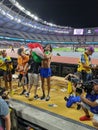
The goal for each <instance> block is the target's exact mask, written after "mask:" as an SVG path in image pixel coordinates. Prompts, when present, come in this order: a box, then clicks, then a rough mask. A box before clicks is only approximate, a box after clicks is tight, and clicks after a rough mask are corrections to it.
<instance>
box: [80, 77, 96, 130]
mask: <svg viewBox="0 0 98 130" xmlns="http://www.w3.org/2000/svg"><path fill="white" fill-rule="evenodd" d="M90 82H91V83H93V87H92V91H91V92H88V91H87V93H86V97H84V95H83V93H82V94H81V95H80V97H81V101H82V103H81V105H82V108H83V110H84V112H85V116H83V117H80V121H87V120H90V119H91V118H90V114H89V111H90V112H92V113H93V114H94V117H93V119H92V123H93V125H94V126H95V127H96V128H97V129H98V79H94V80H92V81H90ZM91 86H92V84H91ZM89 87H90V86H88V90H89ZM88 110H89V111H88Z"/></svg>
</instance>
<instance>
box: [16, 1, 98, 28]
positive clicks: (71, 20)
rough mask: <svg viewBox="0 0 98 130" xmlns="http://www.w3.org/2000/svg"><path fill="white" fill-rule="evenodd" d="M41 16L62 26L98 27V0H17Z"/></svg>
mask: <svg viewBox="0 0 98 130" xmlns="http://www.w3.org/2000/svg"><path fill="white" fill-rule="evenodd" d="M17 1H18V2H19V3H20V4H21V5H22V6H24V7H25V8H26V9H27V10H29V11H31V12H32V13H34V14H35V15H37V16H38V17H39V18H41V19H43V20H45V21H47V22H51V23H54V24H56V25H61V26H71V27H76V28H82V27H98V0H17Z"/></svg>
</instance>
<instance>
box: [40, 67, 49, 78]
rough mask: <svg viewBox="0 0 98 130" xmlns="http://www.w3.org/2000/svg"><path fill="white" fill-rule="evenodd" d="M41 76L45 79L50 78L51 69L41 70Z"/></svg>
mask: <svg viewBox="0 0 98 130" xmlns="http://www.w3.org/2000/svg"><path fill="white" fill-rule="evenodd" d="M40 76H41V77H43V78H48V77H50V76H51V68H41V69H40Z"/></svg>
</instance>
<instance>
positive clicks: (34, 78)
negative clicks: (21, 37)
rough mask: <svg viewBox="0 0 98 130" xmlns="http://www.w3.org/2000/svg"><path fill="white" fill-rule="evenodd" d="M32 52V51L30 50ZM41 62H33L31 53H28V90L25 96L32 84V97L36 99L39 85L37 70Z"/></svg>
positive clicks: (27, 94)
mask: <svg viewBox="0 0 98 130" xmlns="http://www.w3.org/2000/svg"><path fill="white" fill-rule="evenodd" d="M31 53H32V52H31ZM40 67H41V62H35V61H34V59H33V55H32V54H30V58H29V61H28V64H27V68H28V91H27V92H26V93H25V96H26V97H29V95H30V91H31V88H32V85H34V99H38V98H39V97H38V95H37V88H38V86H39V70H40Z"/></svg>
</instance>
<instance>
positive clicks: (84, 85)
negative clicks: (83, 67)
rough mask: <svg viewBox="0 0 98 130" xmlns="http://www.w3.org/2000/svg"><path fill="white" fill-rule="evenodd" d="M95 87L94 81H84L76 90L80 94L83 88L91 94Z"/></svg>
mask: <svg viewBox="0 0 98 130" xmlns="http://www.w3.org/2000/svg"><path fill="white" fill-rule="evenodd" d="M93 87H94V83H93V81H86V82H84V83H81V86H80V87H77V88H76V92H77V93H78V94H81V93H82V90H84V91H85V92H86V93H89V94H90V93H91V92H92V90H93Z"/></svg>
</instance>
